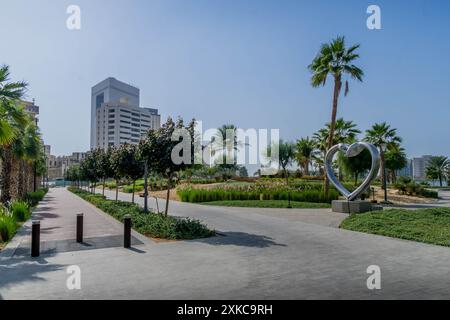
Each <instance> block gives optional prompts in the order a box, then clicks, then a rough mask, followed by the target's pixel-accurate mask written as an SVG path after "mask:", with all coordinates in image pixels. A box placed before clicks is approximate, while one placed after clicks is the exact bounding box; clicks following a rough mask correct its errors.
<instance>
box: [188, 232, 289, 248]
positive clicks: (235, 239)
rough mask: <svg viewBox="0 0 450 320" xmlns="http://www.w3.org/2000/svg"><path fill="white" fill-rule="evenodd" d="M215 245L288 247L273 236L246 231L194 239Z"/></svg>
mask: <svg viewBox="0 0 450 320" xmlns="http://www.w3.org/2000/svg"><path fill="white" fill-rule="evenodd" d="M192 241H196V242H201V243H206V244H210V245H214V246H241V247H254V248H267V247H271V246H279V247H287V245H286V244H281V243H277V242H276V241H275V240H274V239H273V238H270V237H267V236H264V235H256V234H250V233H245V232H221V233H218V235H217V236H216V237H211V238H205V239H197V240H192Z"/></svg>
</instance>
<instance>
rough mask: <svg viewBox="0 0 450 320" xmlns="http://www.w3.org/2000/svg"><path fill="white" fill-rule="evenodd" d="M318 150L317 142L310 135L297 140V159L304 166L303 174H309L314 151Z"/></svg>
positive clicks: (300, 165)
mask: <svg viewBox="0 0 450 320" xmlns="http://www.w3.org/2000/svg"><path fill="white" fill-rule="evenodd" d="M315 150H316V142H315V141H314V140H313V139H310V138H309V137H306V138H301V139H300V140H298V141H297V145H296V153H295V159H296V161H297V163H298V165H299V167H301V168H302V170H303V174H304V175H306V176H309V166H310V165H311V161H312V158H313V156H314V152H315Z"/></svg>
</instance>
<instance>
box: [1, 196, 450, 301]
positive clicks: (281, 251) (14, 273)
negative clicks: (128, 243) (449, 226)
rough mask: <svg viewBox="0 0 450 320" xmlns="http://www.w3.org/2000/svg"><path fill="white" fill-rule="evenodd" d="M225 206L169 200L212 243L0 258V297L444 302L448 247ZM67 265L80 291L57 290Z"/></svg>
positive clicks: (449, 287) (449, 293)
mask: <svg viewBox="0 0 450 320" xmlns="http://www.w3.org/2000/svg"><path fill="white" fill-rule="evenodd" d="M121 196H122V197H126V196H128V195H123V194H122V195H121ZM48 197H53V199H51V200H52V201H53V202H52V206H53V205H54V207H52V208H53V209H50V208H49V209H50V210H48V211H47V213H52V214H61V212H59V213H57V212H56V211H57V210H56V208H61V207H59V205H60V204H62V203H63V202H64V201H65V200H64V199H72V200H73V201H74V202H72V203H71V207H74V208H72V209H71V210H73V211H72V213H75V212H78V211H79V210H80V208H82V207H83V206H85V205H86V203H85V202H83V201H82V200H81V199H74V198H72V197H73V196H72V195H70V194H69V193H68V191H66V190H63V189H57V190H52V191H51V192H50V193H49V196H48ZM49 200H50V199H49ZM44 205H46V204H43V205H42V206H44ZM152 205H153V204H152ZM235 210H236V208H220V207H207V206H199V205H193V204H184V203H176V202H174V203H173V205H172V204H171V212H172V213H173V214H176V215H189V216H193V217H198V218H202V220H203V221H205V222H206V223H207V224H209V225H211V226H213V227H214V228H217V229H218V230H220V231H221V232H223V234H224V235H223V236H218V237H214V238H209V239H202V240H193V241H179V242H154V241H150V240H146V239H143V241H142V244H141V245H138V246H134V248H133V249H132V250H126V249H123V248H121V247H112V248H103V249H97V250H77V251H70V252H56V253H53V254H48V255H42V256H41V257H40V258H39V259H31V258H29V257H28V256H17V255H15V256H13V257H12V258H11V257H1V258H0V275H1V276H0V298H4V299H89V298H91V299H240V298H247V299H268V298H273V299H283V298H285V299H378V298H384V299H418V298H426V299H438V298H446V299H450V249H449V248H445V247H438V246H432V245H426V244H421V243H416V242H410V241H402V240H398V239H391V238H386V237H380V236H375V235H369V234H363V233H357V232H351V231H346V230H340V229H337V228H330V227H328V226H324V225H321V224H317V223H305V222H304V221H298V220H296V219H297V218H292V217H291V218H285V217H283V216H275V214H274V213H273V212H271V213H270V214H267V212H262V213H261V214H259V213H257V212H256V211H255V212H250V211H248V210H242V211H240V210H237V211H235ZM320 214H323V215H325V213H320ZM61 221H62V220H61ZM43 222H45V219H44V220H43ZM105 223H106V222H105ZM55 230H59V229H55ZM106 233H107V234H110V233H109V232H106ZM106 233H105V234H106ZM71 265H77V266H79V267H80V269H81V290H68V289H67V287H66V281H67V277H68V274H67V273H66V271H67V267H68V266H71ZM371 265H377V266H379V267H380V268H381V285H382V289H381V290H379V291H371V290H368V289H367V286H366V281H367V278H368V276H369V275H368V274H367V273H366V270H367V268H368V266H371Z"/></svg>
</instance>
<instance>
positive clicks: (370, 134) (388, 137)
mask: <svg viewBox="0 0 450 320" xmlns="http://www.w3.org/2000/svg"><path fill="white" fill-rule="evenodd" d="M365 140H366V141H367V142H370V143H372V144H373V145H375V146H376V147H377V148H378V149H379V150H380V158H381V166H380V169H381V187H382V188H383V189H384V184H385V181H384V180H385V178H386V177H385V175H384V172H385V168H386V159H385V152H386V151H387V150H391V149H393V148H398V147H399V145H400V143H401V142H402V138H400V137H399V136H398V135H397V129H392V128H391V126H390V125H388V124H387V123H386V122H383V123H375V124H374V125H373V126H372V128H370V129H368V130H366V138H365Z"/></svg>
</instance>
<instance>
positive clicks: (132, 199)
mask: <svg viewBox="0 0 450 320" xmlns="http://www.w3.org/2000/svg"><path fill="white" fill-rule="evenodd" d="M135 187H136V180H134V181H133V195H132V196H131V202H132V203H134V188H135Z"/></svg>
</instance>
